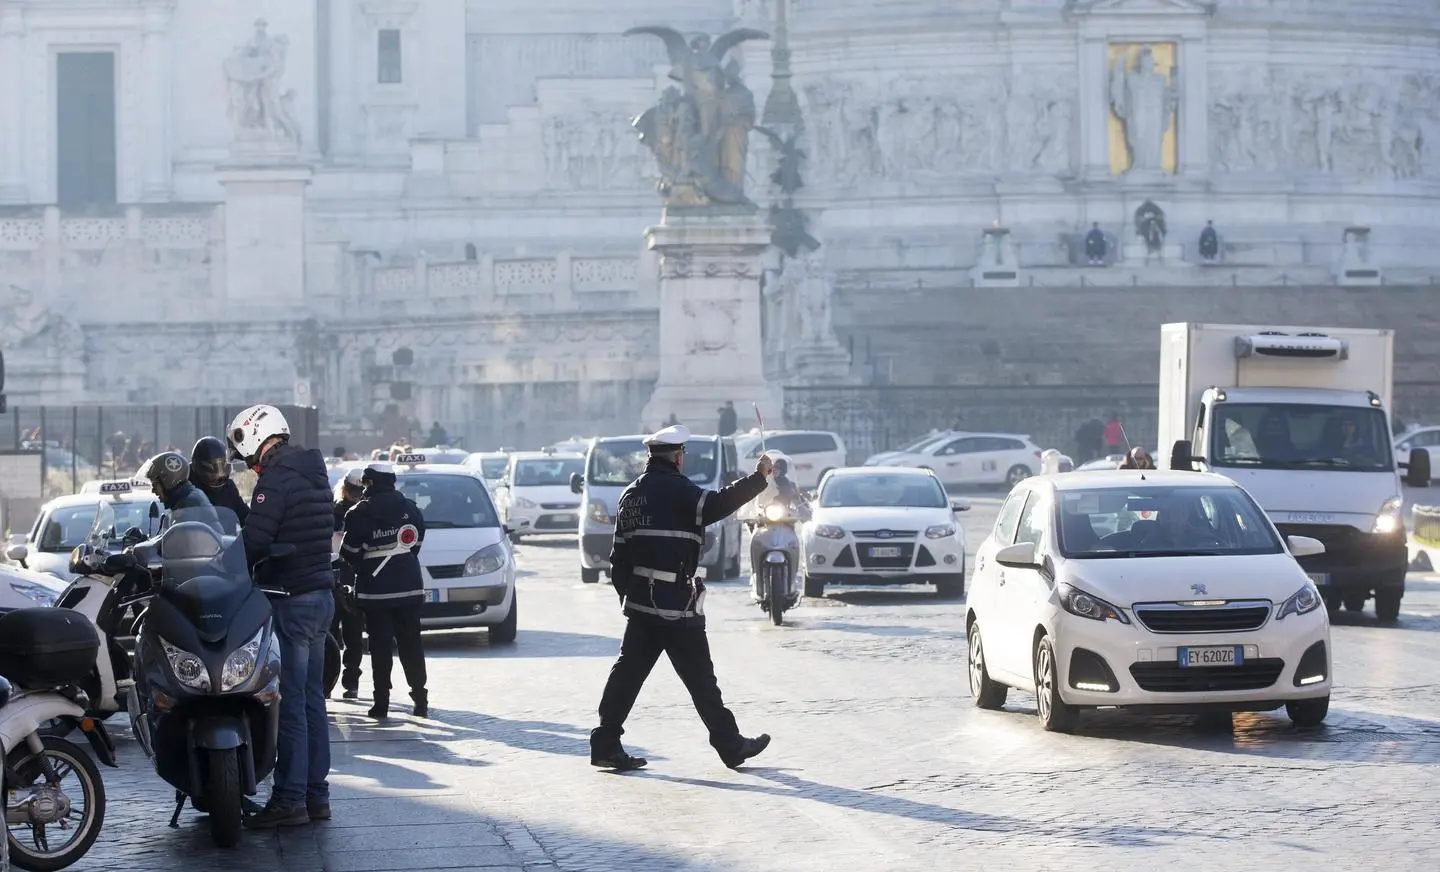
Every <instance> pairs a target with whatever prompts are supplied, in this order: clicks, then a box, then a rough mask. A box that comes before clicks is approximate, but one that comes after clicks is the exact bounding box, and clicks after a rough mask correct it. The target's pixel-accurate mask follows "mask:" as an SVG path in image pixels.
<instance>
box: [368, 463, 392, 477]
mask: <svg viewBox="0 0 1440 872" xmlns="http://www.w3.org/2000/svg"><path fill="white" fill-rule="evenodd" d="M365 471H366V472H378V473H381V474H382V475H394V474H395V465H394V464H392V463H387V462H386V461H383V460H377V461H375V462H374V463H372V464H370V465H369V466H367V467H365Z"/></svg>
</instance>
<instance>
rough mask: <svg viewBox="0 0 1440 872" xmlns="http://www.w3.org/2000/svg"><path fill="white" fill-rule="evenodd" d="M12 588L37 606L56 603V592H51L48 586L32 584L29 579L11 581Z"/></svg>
mask: <svg viewBox="0 0 1440 872" xmlns="http://www.w3.org/2000/svg"><path fill="white" fill-rule="evenodd" d="M10 589H11V590H13V591H15V592H16V593H18V594H20V595H21V596H23V597H25V598H26V599H28V600H30V601H31V602H33V603H35V604H36V605H37V606H53V605H55V594H53V593H51V592H50V590H49V589H48V588H45V587H41V586H40V585H38V584H32V583H30V582H28V581H12V582H10Z"/></svg>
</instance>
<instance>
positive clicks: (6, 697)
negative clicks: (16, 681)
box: [0, 677, 12, 708]
mask: <svg viewBox="0 0 1440 872" xmlns="http://www.w3.org/2000/svg"><path fill="white" fill-rule="evenodd" d="M11 690H12V688H11V686H10V682H9V681H7V680H5V678H4V677H0V708H4V707H5V704H6V703H8V702H10V691H11Z"/></svg>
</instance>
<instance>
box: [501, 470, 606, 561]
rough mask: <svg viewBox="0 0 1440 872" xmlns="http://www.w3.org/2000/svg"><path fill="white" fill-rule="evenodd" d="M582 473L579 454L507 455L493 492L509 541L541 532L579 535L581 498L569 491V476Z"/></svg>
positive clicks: (516, 540) (515, 540)
mask: <svg viewBox="0 0 1440 872" xmlns="http://www.w3.org/2000/svg"><path fill="white" fill-rule="evenodd" d="M584 472H585V458H584V456H583V455H580V454H561V453H560V452H552V451H522V452H519V453H516V454H512V455H510V466H509V467H507V468H506V470H505V477H504V478H503V479H501V481H500V484H499V486H498V487H497V488H496V489H495V499H496V502H498V503H499V504H500V511H501V513H502V514H503V515H504V517H505V526H506V528H507V529H508V530H509V532H510V541H512V542H519V541H520V538H521V537H522V536H534V535H537V534H542V533H572V534H573V533H578V532H579V531H580V498H579V497H577V496H576V495H575V493H574V491H572V490H571V489H570V476H572V475H578V474H583V473H584Z"/></svg>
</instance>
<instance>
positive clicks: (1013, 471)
mask: <svg viewBox="0 0 1440 872" xmlns="http://www.w3.org/2000/svg"><path fill="white" fill-rule="evenodd" d="M872 461H873V462H872ZM865 465H866V466H880V467H889V466H901V467H906V466H908V467H915V468H918V469H930V470H934V471H935V474H936V475H937V476H939V477H940V482H941V483H942V484H944V485H945V486H946V487H950V486H952V485H1001V484H1003V485H1010V486H1014V485H1015V484H1016V483H1017V482H1021V481H1024V480H1025V479H1027V478H1029V477H1030V476H1032V475H1035V474H1037V473H1039V471H1040V448H1039V446H1037V445H1036V444H1035V443H1034V442H1031V441H1030V437H1029V436H1020V435H1015V434H1012V433H962V432H952V433H949V434H946V435H945V436H943V437H941V438H935V439H931V440H929V441H927V442H925V443H924V444H922V445H920V447H919V448H914V447H913V446H912V448H911V449H906V450H905V451H902V452H894V453H891V454H888V455H876V457H872V458H870V460H867V461H866V462H865Z"/></svg>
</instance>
